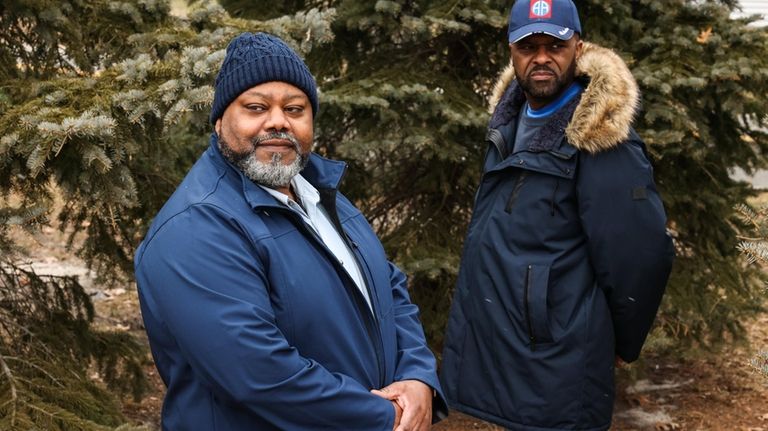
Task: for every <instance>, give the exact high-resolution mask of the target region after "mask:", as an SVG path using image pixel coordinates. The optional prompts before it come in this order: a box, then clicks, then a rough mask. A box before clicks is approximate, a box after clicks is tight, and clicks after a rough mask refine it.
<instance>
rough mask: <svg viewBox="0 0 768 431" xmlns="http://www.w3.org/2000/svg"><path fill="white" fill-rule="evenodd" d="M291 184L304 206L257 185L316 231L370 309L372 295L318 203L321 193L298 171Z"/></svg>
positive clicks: (281, 194) (353, 259)
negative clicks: (369, 293) (370, 295)
mask: <svg viewBox="0 0 768 431" xmlns="http://www.w3.org/2000/svg"><path fill="white" fill-rule="evenodd" d="M291 185H292V186H293V192H294V193H295V194H296V197H297V198H298V199H299V200H300V201H301V203H302V204H304V207H302V206H301V205H299V204H297V203H296V202H294V201H293V199H291V198H289V197H288V195H285V194H283V193H280V192H278V191H277V190H275V189H271V188H269V187H265V186H262V185H259V187H261V188H262V189H264V190H266V192H267V193H269V194H270V195H272V196H273V197H274V198H275V199H277V200H278V202H280V203H282V204H283V205H285V206H287V207H288V208H290V209H291V210H293V211H294V212H296V213H298V214H299V215H300V216H301V218H302V219H303V220H304V222H305V223H306V224H307V226H309V227H310V228H312V229H313V230H314V231H315V233H317V235H318V236H319V237H320V239H321V240H323V243H324V244H325V246H326V247H328V249H329V250H331V253H333V255H334V256H336V259H338V261H339V263H341V266H342V267H344V269H345V270H346V271H347V273H348V274H349V276H350V277H352V280H353V281H354V282H355V284H356V285H357V288H358V289H359V290H360V292H361V293H362V294H363V297H364V298H365V301H366V302H367V303H368V307H369V308H371V310H372V307H371V298H370V297H369V295H368V289H367V288H366V286H365V280H364V279H363V275H362V273H361V272H360V267H358V265H357V260H356V259H355V258H354V256H353V255H352V251H351V250H350V249H349V247H347V244H346V243H345V242H344V239H343V238H342V237H341V235H340V234H339V232H338V231H337V230H336V228H334V227H333V223H331V219H330V217H329V216H328V213H327V212H326V211H325V208H323V206H322V205H320V192H318V191H317V189H316V188H315V187H314V186H313V185H312V184H310V183H309V181H307V180H306V179H304V177H302V176H301V174H299V175H296V176H295V177H293V179H292V180H291Z"/></svg>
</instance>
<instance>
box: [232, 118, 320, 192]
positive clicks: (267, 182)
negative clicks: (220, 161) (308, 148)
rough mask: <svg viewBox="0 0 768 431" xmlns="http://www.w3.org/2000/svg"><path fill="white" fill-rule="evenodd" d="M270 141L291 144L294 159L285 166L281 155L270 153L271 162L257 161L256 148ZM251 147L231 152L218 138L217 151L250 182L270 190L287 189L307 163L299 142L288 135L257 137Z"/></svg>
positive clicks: (306, 157) (273, 134) (277, 134)
mask: <svg viewBox="0 0 768 431" xmlns="http://www.w3.org/2000/svg"><path fill="white" fill-rule="evenodd" d="M270 139H284V140H287V141H290V142H291V143H292V144H293V147H294V150H296V158H295V159H293V161H292V162H291V163H289V164H287V165H286V164H284V163H283V153H278V152H275V153H272V160H271V161H269V162H262V161H260V160H258V159H257V158H256V154H255V153H256V146H258V145H259V144H260V143H261V142H264V141H268V140H270ZM251 145H252V147H251V149H250V150H249V151H246V152H241V153H238V152H235V151H233V150H232V147H231V146H230V145H229V144H228V143H227V142H226V141H225V140H224V139H223V138H222V137H221V136H219V150H221V154H222V155H223V156H224V158H226V159H227V160H229V161H230V162H232V164H233V165H235V166H237V167H238V168H240V170H241V171H243V173H244V174H245V176H246V177H248V178H250V179H251V181H253V182H255V183H257V184H261V185H263V186H266V187H269V188H272V189H276V188H280V187H288V185H290V183H291V180H292V179H293V177H295V176H296V175H298V174H299V172H301V171H302V169H304V167H305V166H307V163H308V162H309V157H308V156H307V155H306V154H302V152H301V145H300V144H299V141H298V140H297V139H296V138H295V137H294V136H293V135H291V134H288V133H283V132H279V133H270V134H268V135H264V136H257V137H255V138H253V139H252V140H251Z"/></svg>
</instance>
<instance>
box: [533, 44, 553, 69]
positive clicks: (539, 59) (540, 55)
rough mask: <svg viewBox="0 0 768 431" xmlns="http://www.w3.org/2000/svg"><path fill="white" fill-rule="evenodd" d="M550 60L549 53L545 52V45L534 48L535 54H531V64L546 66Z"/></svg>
mask: <svg viewBox="0 0 768 431" xmlns="http://www.w3.org/2000/svg"><path fill="white" fill-rule="evenodd" d="M550 60H551V58H550V56H549V51H547V46H546V45H539V46H537V47H536V52H535V53H534V54H533V60H532V61H533V62H534V63H535V64H546V63H549V61H550Z"/></svg>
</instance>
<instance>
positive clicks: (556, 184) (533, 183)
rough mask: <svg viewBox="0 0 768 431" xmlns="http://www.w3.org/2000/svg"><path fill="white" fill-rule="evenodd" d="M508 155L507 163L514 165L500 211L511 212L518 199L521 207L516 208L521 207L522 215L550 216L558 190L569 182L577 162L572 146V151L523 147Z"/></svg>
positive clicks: (561, 190) (554, 209)
mask: <svg viewBox="0 0 768 431" xmlns="http://www.w3.org/2000/svg"><path fill="white" fill-rule="evenodd" d="M510 159H511V160H509V161H508V163H509V165H510V166H513V167H515V168H517V169H515V170H514V172H515V174H516V175H514V177H513V179H511V181H512V186H511V189H509V192H508V193H509V194H508V197H507V199H506V204H505V205H504V211H505V212H506V213H507V214H512V213H513V212H514V211H516V210H515V208H516V207H518V206H520V203H519V202H520V201H522V202H524V203H523V204H522V205H523V207H524V209H523V210H517V211H518V213H521V211H522V215H523V216H524V217H533V218H539V217H542V216H545V215H550V216H554V215H555V212H556V207H557V204H558V200H559V199H562V196H563V193H562V192H564V191H566V190H567V189H569V188H571V187H572V186H573V179H574V176H575V174H576V166H577V157H576V156H575V149H574V153H555V152H551V151H545V152H528V151H524V152H520V153H516V154H513V155H511V156H510ZM558 192H560V194H559V195H560V197H558ZM566 194H567V193H566Z"/></svg>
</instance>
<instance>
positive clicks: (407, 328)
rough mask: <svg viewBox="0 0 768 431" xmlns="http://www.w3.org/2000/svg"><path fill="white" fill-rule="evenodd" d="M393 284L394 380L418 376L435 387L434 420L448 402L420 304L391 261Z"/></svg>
mask: <svg viewBox="0 0 768 431" xmlns="http://www.w3.org/2000/svg"><path fill="white" fill-rule="evenodd" d="M389 267H390V284H391V285H392V295H393V298H392V299H393V305H392V306H393V308H394V310H393V311H394V317H395V326H396V328H397V349H398V352H397V358H398V360H397V368H396V369H395V381H400V380H419V381H421V382H423V383H425V384H427V385H428V386H430V387H431V388H432V389H433V390H434V396H433V398H432V420H433V422H436V421H438V420H441V419H443V418H445V417H446V416H448V404H447V402H446V400H445V397H444V396H443V390H442V389H441V388H440V382H439V381H438V379H437V364H436V363H435V355H433V354H432V351H431V350H429V346H428V345H427V340H426V337H425V336H424V330H423V329H422V326H421V322H420V321H419V308H418V307H417V306H416V305H415V304H413V303H412V302H411V299H410V297H409V295H408V289H407V284H408V281H407V279H406V277H405V274H403V272H402V271H400V269H398V268H397V267H396V266H395V265H393V264H392V263H390V264H389Z"/></svg>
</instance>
